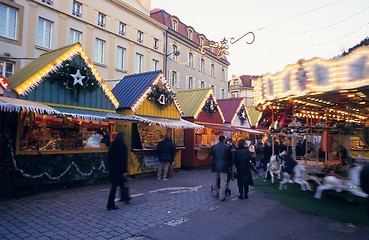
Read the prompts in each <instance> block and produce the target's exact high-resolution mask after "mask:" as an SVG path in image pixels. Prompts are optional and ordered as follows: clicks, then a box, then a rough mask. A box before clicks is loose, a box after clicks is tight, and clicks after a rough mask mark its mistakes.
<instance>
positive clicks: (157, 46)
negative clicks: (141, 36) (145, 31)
mask: <svg viewBox="0 0 369 240" xmlns="http://www.w3.org/2000/svg"><path fill="white" fill-rule="evenodd" d="M153 48H154V49H159V39H157V38H154V42H153Z"/></svg>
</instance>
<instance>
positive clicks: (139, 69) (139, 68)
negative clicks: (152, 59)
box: [135, 53, 144, 73]
mask: <svg viewBox="0 0 369 240" xmlns="http://www.w3.org/2000/svg"><path fill="white" fill-rule="evenodd" d="M143 61H144V60H143V55H142V54H141V53H136V59H135V63H136V64H135V73H142V71H143Z"/></svg>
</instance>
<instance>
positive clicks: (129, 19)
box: [0, 0, 167, 88]
mask: <svg viewBox="0 0 369 240" xmlns="http://www.w3.org/2000/svg"><path fill="white" fill-rule="evenodd" d="M150 5H151V1H150V0H139V1H137V0H124V1H123V0H93V1H92V0H78V1H75V0H0V11H1V15H0V16H2V19H1V23H0V70H1V72H0V73H1V74H3V75H4V76H5V77H8V76H10V75H11V74H13V73H14V72H15V71H17V70H19V69H20V68H22V67H24V66H25V65H26V64H27V63H29V62H30V61H32V59H34V58H37V57H38V56H40V55H41V54H43V53H45V52H48V51H51V50H53V49H57V48H60V47H63V46H66V45H69V44H72V43H75V42H80V43H81V44H82V46H83V48H84V50H85V52H86V53H87V55H88V57H89V58H90V59H91V60H92V61H93V63H94V65H95V67H96V68H97V70H98V71H99V73H100V74H101V76H102V77H103V79H104V80H106V82H107V84H108V85H109V87H110V88H113V86H115V84H117V83H118V81H119V80H121V79H122V78H123V77H124V75H126V74H133V73H140V72H147V71H151V70H159V69H163V66H164V65H163V64H164V59H165V58H164V56H165V55H164V46H165V42H164V40H165V38H164V36H165V33H166V31H167V27H166V26H165V25H163V24H161V23H159V22H157V21H155V20H154V19H152V18H151V17H150V11H149V10H150Z"/></svg>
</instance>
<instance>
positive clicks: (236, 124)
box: [218, 98, 265, 144]
mask: <svg viewBox="0 0 369 240" xmlns="http://www.w3.org/2000/svg"><path fill="white" fill-rule="evenodd" d="M218 104H219V107H220V109H221V111H222V113H223V116H224V125H225V126H227V127H231V128H232V129H233V131H231V132H226V133H225V135H226V136H227V137H229V138H232V140H233V141H234V142H235V144H237V142H238V140H240V139H244V140H249V141H252V142H255V139H257V138H263V137H264V136H265V133H264V132H262V131H258V130H256V129H252V128H251V120H250V117H249V115H248V114H247V113H248V111H247V108H246V106H245V100H244V98H227V99H218Z"/></svg>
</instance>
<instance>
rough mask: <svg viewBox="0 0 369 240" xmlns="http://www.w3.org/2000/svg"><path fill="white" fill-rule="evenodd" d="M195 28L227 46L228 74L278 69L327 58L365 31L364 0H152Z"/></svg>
mask: <svg viewBox="0 0 369 240" xmlns="http://www.w3.org/2000/svg"><path fill="white" fill-rule="evenodd" d="M151 7H152V8H160V9H164V10H165V11H167V12H168V13H169V14H171V15H175V16H177V17H178V18H179V19H180V21H181V22H183V23H185V24H186V25H188V26H192V27H193V28H194V29H195V31H197V32H199V33H203V34H205V36H206V37H207V38H208V39H210V40H213V41H216V42H219V41H220V40H221V39H223V38H224V37H225V38H226V39H228V40H230V38H232V37H233V38H235V39H237V38H239V37H241V36H242V35H243V34H245V33H247V32H250V31H252V32H254V34H255V41H254V43H253V44H250V45H249V44H246V41H249V40H250V38H247V37H245V38H243V39H241V40H239V41H238V42H236V43H235V44H230V43H228V45H229V53H230V54H229V55H228V56H227V58H228V61H229V62H230V63H231V65H230V67H229V77H231V75H232V74H235V75H262V74H266V73H268V72H269V73H276V72H280V71H282V70H283V69H284V68H285V67H286V66H287V65H288V64H294V63H296V62H297V61H298V60H300V59H305V60H309V59H311V58H313V57H320V58H323V59H330V58H332V57H334V56H336V55H338V54H340V53H341V52H342V50H347V49H349V48H351V47H352V46H354V45H356V44H358V43H360V42H361V40H363V39H364V38H365V37H368V36H369V1H368V0H309V1H302V0H254V1H251V0H228V1H221V0H152V1H151Z"/></svg>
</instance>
